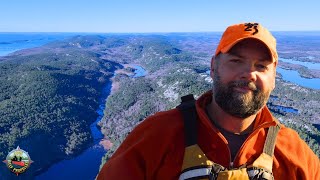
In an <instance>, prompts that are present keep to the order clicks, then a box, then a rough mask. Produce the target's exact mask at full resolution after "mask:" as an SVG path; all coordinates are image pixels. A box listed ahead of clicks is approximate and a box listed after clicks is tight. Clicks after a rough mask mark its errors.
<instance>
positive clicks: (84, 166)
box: [36, 65, 147, 180]
mask: <svg viewBox="0 0 320 180" xmlns="http://www.w3.org/2000/svg"><path fill="white" fill-rule="evenodd" d="M132 67H133V68H135V71H134V74H133V75H132V76H131V77H132V78H138V77H142V76H145V75H146V74H147V72H146V70H145V69H144V68H142V67H141V66H138V65H132ZM111 85H112V83H111V82H110V81H109V82H108V83H107V84H106V86H105V87H104V89H103V93H102V97H101V98H100V100H99V104H100V105H99V108H98V109H97V111H96V112H97V113H98V114H99V116H98V118H97V119H96V120H95V122H94V123H92V124H91V125H90V129H91V134H92V136H93V138H94V144H93V145H92V146H91V147H90V148H88V149H86V150H85V151H84V152H83V153H82V154H80V155H78V156H77V157H75V158H73V159H69V160H62V161H59V162H58V163H56V164H54V165H52V166H51V167H50V168H49V169H48V170H47V171H46V172H44V173H42V174H40V175H39V176H37V177H36V179H37V180H42V179H43V180H48V179H49V180H50V179H59V180H63V179H66V180H67V179H68V180H69V179H88V180H90V179H95V177H96V175H97V174H98V172H99V167H100V164H101V158H102V157H103V156H104V155H105V153H106V151H105V150H104V148H103V147H102V145H100V144H99V142H100V140H101V139H102V138H103V134H102V133H101V132H100V130H99V129H98V127H97V123H98V122H99V121H100V120H101V119H102V117H103V112H104V110H105V108H106V107H105V104H106V99H107V97H108V96H109V94H110V90H111Z"/></svg>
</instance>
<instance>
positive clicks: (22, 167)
mask: <svg viewBox="0 0 320 180" xmlns="http://www.w3.org/2000/svg"><path fill="white" fill-rule="evenodd" d="M3 162H4V163H6V164H7V167H8V168H9V169H10V171H11V172H13V173H15V174H16V175H17V176H18V175H19V174H21V173H23V172H25V171H26V170H27V169H28V168H29V166H30V164H31V163H32V162H33V161H32V160H31V159H30V156H29V154H28V153H27V152H26V151H24V150H22V149H20V147H19V146H18V147H17V149H14V150H12V151H11V152H9V154H8V155H7V158H6V160H4V161H3Z"/></svg>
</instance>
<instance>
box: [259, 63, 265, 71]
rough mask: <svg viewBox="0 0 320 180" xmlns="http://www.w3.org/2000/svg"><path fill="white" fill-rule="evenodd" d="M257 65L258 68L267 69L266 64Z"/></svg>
mask: <svg viewBox="0 0 320 180" xmlns="http://www.w3.org/2000/svg"><path fill="white" fill-rule="evenodd" d="M257 67H258V68H259V69H263V70H265V69H267V66H265V65H262V64H258V65H257Z"/></svg>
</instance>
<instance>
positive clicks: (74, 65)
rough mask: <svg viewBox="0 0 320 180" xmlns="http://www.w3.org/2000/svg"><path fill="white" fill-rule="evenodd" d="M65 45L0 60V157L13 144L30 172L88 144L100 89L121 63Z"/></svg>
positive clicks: (80, 149)
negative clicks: (26, 160) (29, 160)
mask: <svg viewBox="0 0 320 180" xmlns="http://www.w3.org/2000/svg"><path fill="white" fill-rule="evenodd" d="M69 43H72V40H71V41H67V42H61V43H57V44H51V45H50V46H46V47H41V48H35V49H29V50H24V51H21V52H17V53H15V54H13V55H11V56H7V57H2V58H1V59H0V139H1V140H0V158H1V159H5V158H6V155H7V153H8V152H9V150H10V151H11V150H12V149H15V148H16V147H17V146H18V145H19V146H20V147H21V148H23V149H24V150H26V151H27V152H29V154H32V160H33V161H35V162H36V163H34V164H33V165H32V166H31V167H30V168H31V169H30V170H28V173H29V174H31V175H30V176H32V175H33V173H34V172H35V171H41V170H43V169H44V168H46V167H48V165H50V164H52V163H53V162H55V161H57V160H59V159H64V158H68V156H70V157H72V156H73V155H74V154H77V153H79V152H81V151H83V149H84V148H85V147H88V146H89V144H90V143H92V137H91V134H90V133H91V132H90V128H89V125H90V124H91V123H92V122H93V121H95V119H96V117H97V114H96V112H95V111H96V109H97V107H98V99H99V97H100V96H101V91H102V88H103V86H104V84H106V82H107V81H109V78H110V76H111V75H112V73H113V71H114V70H115V69H116V68H117V67H121V66H120V65H119V64H116V63H114V62H110V61H107V60H102V59H100V58H99V55H98V54H96V53H93V52H90V51H85V50H82V49H79V48H72V47H70V48H63V47H62V46H61V45H63V44H69ZM44 150H45V152H44ZM1 168H6V167H5V166H1ZM2 170H3V169H2ZM1 172H8V173H10V172H9V171H8V170H3V171H1ZM1 176H2V175H1Z"/></svg>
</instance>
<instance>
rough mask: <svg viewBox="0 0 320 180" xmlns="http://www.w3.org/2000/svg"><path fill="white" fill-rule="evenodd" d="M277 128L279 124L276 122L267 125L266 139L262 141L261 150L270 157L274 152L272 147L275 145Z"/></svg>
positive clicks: (278, 128)
mask: <svg viewBox="0 0 320 180" xmlns="http://www.w3.org/2000/svg"><path fill="white" fill-rule="evenodd" d="M279 130H280V125H279V123H278V122H277V125H276V126H271V127H269V130H268V134H267V137H266V141H265V143H264V147H263V152H264V153H266V154H268V155H269V156H271V157H272V156H273V153H274V148H275V145H276V139H277V135H278V132H279Z"/></svg>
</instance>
